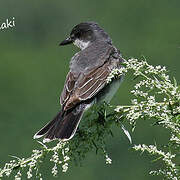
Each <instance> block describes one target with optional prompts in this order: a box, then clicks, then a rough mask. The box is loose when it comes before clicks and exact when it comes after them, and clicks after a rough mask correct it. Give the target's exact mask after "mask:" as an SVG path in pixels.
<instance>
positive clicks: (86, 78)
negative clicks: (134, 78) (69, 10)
mask: <svg viewBox="0 0 180 180" xmlns="http://www.w3.org/2000/svg"><path fill="white" fill-rule="evenodd" d="M71 43H73V44H74V45H76V46H77V47H79V48H80V49H81V50H80V51H79V52H78V53H76V54H75V55H74V56H73V57H72V59H71V61H70V70H69V73H68V74H67V77H66V81H65V84H64V89H63V91H62V93H61V97H60V103H61V106H62V107H61V110H60V112H59V113H58V114H57V115H56V116H55V118H54V119H53V120H52V121H50V122H49V123H48V124H46V125H45V126H44V127H43V128H42V129H40V130H39V131H38V132H37V133H36V134H35V135H34V138H35V139H36V138H40V137H42V136H45V137H44V142H46V141H50V140H54V139H61V140H69V139H71V138H72V137H73V136H74V134H75V132H76V130H77V127H78V125H79V123H80V120H81V118H82V116H83V113H84V111H85V110H87V109H88V108H89V107H91V106H92V105H93V104H94V103H96V102H100V101H106V102H109V101H110V100H111V99H112V97H113V95H114V94H115V92H116V91H117V90H118V88H119V85H120V82H121V80H122V77H120V78H118V79H113V80H112V81H111V83H109V84H108V83H107V77H108V76H109V74H110V73H111V71H112V70H113V69H115V68H121V63H122V61H123V58H122V57H121V54H120V52H119V50H117V49H116V47H114V46H113V45H112V40H111V38H110V37H109V36H108V34H107V33H106V32H105V31H104V30H103V29H102V28H101V27H99V25H98V24H97V23H96V22H83V23H80V24H78V25H76V26H75V27H74V28H73V29H72V31H71V33H70V36H69V37H68V38H67V39H65V40H64V41H62V42H61V43H60V46H64V45H67V44H71Z"/></svg>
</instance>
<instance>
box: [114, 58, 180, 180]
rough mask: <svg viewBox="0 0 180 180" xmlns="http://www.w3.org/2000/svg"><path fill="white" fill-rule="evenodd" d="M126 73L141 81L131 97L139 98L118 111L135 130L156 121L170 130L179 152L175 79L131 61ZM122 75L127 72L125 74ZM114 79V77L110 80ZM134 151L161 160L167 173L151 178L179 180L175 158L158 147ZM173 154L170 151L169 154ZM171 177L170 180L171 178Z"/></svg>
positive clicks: (179, 90) (178, 95) (179, 97)
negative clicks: (142, 122) (146, 120)
mask: <svg viewBox="0 0 180 180" xmlns="http://www.w3.org/2000/svg"><path fill="white" fill-rule="evenodd" d="M124 64H125V65H124V67H125V69H127V70H128V71H129V70H132V71H133V74H134V75H135V76H137V77H138V78H139V82H137V83H136V84H135V86H134V89H133V90H132V91H131V93H132V94H133V95H134V96H135V97H136V98H135V99H133V100H132V101H131V103H132V104H131V105H128V106H117V107H116V109H115V111H116V112H120V114H121V116H122V114H123V116H124V117H125V118H126V119H127V120H129V122H130V124H132V125H133V127H135V125H136V121H137V120H138V119H140V118H141V119H143V118H149V119H150V118H153V119H155V120H156V123H158V124H159V125H161V126H163V127H164V128H168V129H169V130H170V131H171V138H170V140H169V141H170V142H172V143H173V144H174V145H175V146H176V149H179V151H180V124H179V122H180V118H179V117H180V116H179V117H177V118H179V120H176V115H178V114H180V88H179V87H178V86H177V82H176V81H175V79H174V82H172V81H171V80H170V79H169V76H168V75H167V74H166V73H167V70H166V68H165V67H161V66H155V67H153V66H151V65H149V64H148V63H147V62H146V61H138V60H136V59H130V60H127V61H124ZM123 72H126V71H125V70H123ZM111 78H112V77H111ZM134 149H136V150H141V151H142V152H143V151H144V150H146V151H148V152H149V153H150V154H156V155H159V156H161V157H162V160H163V161H164V162H165V164H166V166H167V169H165V170H158V171H153V172H151V174H160V172H162V173H161V174H164V176H166V177H168V178H169V179H173V180H176V178H177V177H178V175H177V171H178V170H177V169H176V167H175V163H173V162H172V159H173V158H174V157H175V155H171V154H170V153H169V152H168V150H169V149H168V150H167V152H168V153H165V152H163V151H161V150H157V147H156V146H146V145H144V144H143V145H139V146H135V147H134ZM169 151H170V150H169ZM170 177H171V178H170Z"/></svg>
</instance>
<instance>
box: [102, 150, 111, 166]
mask: <svg viewBox="0 0 180 180" xmlns="http://www.w3.org/2000/svg"><path fill="white" fill-rule="evenodd" d="M104 157H105V160H106V164H112V159H111V158H110V157H109V155H108V154H107V152H106V151H105V150H104Z"/></svg>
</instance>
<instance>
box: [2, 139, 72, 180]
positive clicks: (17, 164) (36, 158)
mask: <svg viewBox="0 0 180 180" xmlns="http://www.w3.org/2000/svg"><path fill="white" fill-rule="evenodd" d="M39 143H40V144H41V145H42V146H43V149H41V150H37V149H36V150H33V151H32V155H31V157H29V158H27V159H24V158H23V159H20V158H17V157H15V158H16V159H17V161H16V160H12V161H10V162H9V163H6V164H5V166H4V168H3V169H0V178H1V177H3V176H9V175H10V174H11V173H12V171H13V170H14V169H19V170H18V172H17V174H16V175H15V180H21V179H22V177H21V176H22V173H21V170H23V169H24V168H28V170H27V179H31V178H33V171H35V172H36V176H37V177H38V178H39V179H40V180H42V175H41V173H40V172H39V169H38V167H39V166H38V164H39V163H41V162H42V161H41V160H42V159H43V158H44V156H46V155H47V154H50V153H53V155H52V157H51V158H50V161H53V162H54V164H55V165H54V167H53V168H52V174H53V176H56V175H57V173H58V168H57V166H58V165H60V164H61V167H62V172H66V171H67V169H68V163H67V161H68V160H70V158H69V157H68V155H67V153H68V152H69V147H68V142H65V141H60V142H59V143H57V145H56V146H54V147H52V148H48V147H47V146H46V145H44V144H43V143H41V142H39ZM60 159H61V160H60Z"/></svg>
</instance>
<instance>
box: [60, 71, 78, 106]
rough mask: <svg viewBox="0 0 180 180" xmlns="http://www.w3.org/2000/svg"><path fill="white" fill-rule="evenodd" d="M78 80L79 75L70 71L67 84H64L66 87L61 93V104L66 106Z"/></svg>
mask: <svg viewBox="0 0 180 180" xmlns="http://www.w3.org/2000/svg"><path fill="white" fill-rule="evenodd" d="M76 80H77V77H75V76H74V75H73V73H72V72H71V71H70V72H69V73H68V74H67V77H66V81H65V84H64V89H63V91H62V93H61V96H60V104H61V105H62V106H64V105H65V104H66V102H67V101H68V99H69V97H70V95H71V93H72V91H73V89H74V85H75V82H76Z"/></svg>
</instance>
